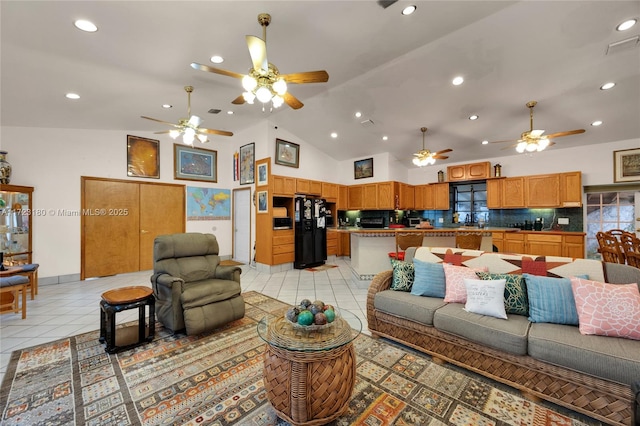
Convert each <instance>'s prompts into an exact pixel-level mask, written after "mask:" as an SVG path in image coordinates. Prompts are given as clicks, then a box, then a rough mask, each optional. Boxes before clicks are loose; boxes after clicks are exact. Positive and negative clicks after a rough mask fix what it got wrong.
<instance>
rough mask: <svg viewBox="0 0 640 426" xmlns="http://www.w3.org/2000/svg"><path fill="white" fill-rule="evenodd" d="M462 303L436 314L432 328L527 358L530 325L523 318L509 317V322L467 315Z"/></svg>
mask: <svg viewBox="0 0 640 426" xmlns="http://www.w3.org/2000/svg"><path fill="white" fill-rule="evenodd" d="M463 308H464V305H462V304H460V303H449V304H447V305H446V306H443V307H441V308H440V309H438V310H437V311H436V313H435V314H434V316H433V325H434V327H436V328H437V329H438V330H441V331H444V332H446V333H451V334H455V335H457V336H460V337H464V338H465V339H468V340H471V341H473V342H476V343H479V344H482V345H485V346H490V347H492V348H495V349H498V350H502V351H505V352H509V353H511V354H516V355H526V354H527V331H528V330H529V325H530V324H531V323H530V322H529V321H528V320H527V318H526V317H523V316H521V315H507V318H508V319H507V321H505V320H503V319H499V318H494V317H490V316H485V315H478V314H474V313H471V312H467V311H465V310H464V309H463Z"/></svg>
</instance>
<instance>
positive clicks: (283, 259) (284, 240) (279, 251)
mask: <svg viewBox="0 0 640 426" xmlns="http://www.w3.org/2000/svg"><path fill="white" fill-rule="evenodd" d="M272 253H273V259H272V263H270V264H272V265H278V264H281V263H289V262H293V261H294V260H295V242H294V234H293V229H283V230H274V231H273V239H272Z"/></svg>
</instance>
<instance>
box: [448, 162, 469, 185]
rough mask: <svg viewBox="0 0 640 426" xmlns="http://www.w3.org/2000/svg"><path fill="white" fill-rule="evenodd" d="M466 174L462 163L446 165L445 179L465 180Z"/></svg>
mask: <svg viewBox="0 0 640 426" xmlns="http://www.w3.org/2000/svg"><path fill="white" fill-rule="evenodd" d="M466 176H467V174H466V170H465V166H464V164H461V165H458V166H449V167H447V180H449V181H458V180H465V179H466Z"/></svg>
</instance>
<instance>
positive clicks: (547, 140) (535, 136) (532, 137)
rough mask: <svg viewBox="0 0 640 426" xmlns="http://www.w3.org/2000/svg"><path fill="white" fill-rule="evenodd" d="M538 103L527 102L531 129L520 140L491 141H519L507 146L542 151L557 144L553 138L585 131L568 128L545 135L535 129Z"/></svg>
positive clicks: (519, 149) (517, 149)
mask: <svg viewBox="0 0 640 426" xmlns="http://www.w3.org/2000/svg"><path fill="white" fill-rule="evenodd" d="M537 104H538V102H537V101H530V102H527V103H526V106H527V108H529V126H530V128H529V130H527V131H526V132H523V133H522V134H521V135H520V139H518V140H506V141H494V142H491V143H504V142H517V143H516V144H514V145H511V146H509V147H507V148H503V149H508V148H511V147H514V146H515V147H516V151H518V152H520V153H522V152H525V151H526V152H533V151H542V150H544V149H545V148H546V147H548V146H551V145H555V142H553V141H552V140H551V139H553V138H559V137H561V136H570V135H577V134H579V133H584V132H585V130H584V129H577V130H567V131H564V132H557V133H551V134H550V135H543V133H544V130H534V129H533V108H534V107H535V106H536V105H537Z"/></svg>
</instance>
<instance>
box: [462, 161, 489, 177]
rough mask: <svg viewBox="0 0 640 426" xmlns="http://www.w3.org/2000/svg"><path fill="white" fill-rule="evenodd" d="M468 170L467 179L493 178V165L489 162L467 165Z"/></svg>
mask: <svg viewBox="0 0 640 426" xmlns="http://www.w3.org/2000/svg"><path fill="white" fill-rule="evenodd" d="M466 169H467V170H466V178H467V179H469V180H474V179H487V178H489V177H491V163H490V162H488V161H483V162H481V163H471V164H467V168H466Z"/></svg>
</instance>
